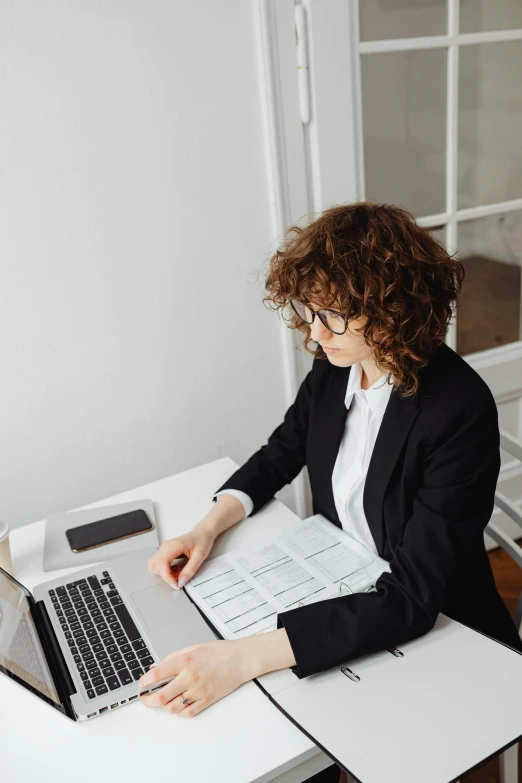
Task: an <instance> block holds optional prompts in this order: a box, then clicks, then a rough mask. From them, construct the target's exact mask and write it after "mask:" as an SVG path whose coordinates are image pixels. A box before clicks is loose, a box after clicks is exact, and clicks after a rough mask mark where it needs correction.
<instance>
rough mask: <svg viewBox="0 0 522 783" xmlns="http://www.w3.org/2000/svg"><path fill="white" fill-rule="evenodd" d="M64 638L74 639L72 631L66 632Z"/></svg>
mask: <svg viewBox="0 0 522 783" xmlns="http://www.w3.org/2000/svg"><path fill="white" fill-rule="evenodd" d="M64 636H65V638H66V639H72V633H71V632H70V631H66V632H65V634H64Z"/></svg>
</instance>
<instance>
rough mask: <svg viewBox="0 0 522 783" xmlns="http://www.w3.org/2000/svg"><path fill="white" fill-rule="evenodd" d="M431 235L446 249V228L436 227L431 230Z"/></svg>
mask: <svg viewBox="0 0 522 783" xmlns="http://www.w3.org/2000/svg"><path fill="white" fill-rule="evenodd" d="M430 234H431V235H432V237H433V238H434V239H436V240H437V242H440V244H441V245H442V246H443V247H446V226H434V227H433V228H432V229H430Z"/></svg>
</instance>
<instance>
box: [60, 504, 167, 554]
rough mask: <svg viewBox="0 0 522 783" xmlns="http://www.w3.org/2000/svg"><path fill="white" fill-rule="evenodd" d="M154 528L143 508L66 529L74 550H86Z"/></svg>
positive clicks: (70, 544)
mask: <svg viewBox="0 0 522 783" xmlns="http://www.w3.org/2000/svg"><path fill="white" fill-rule="evenodd" d="M149 530H154V525H153V524H152V522H151V521H150V519H149V518H148V516H147V514H146V512H145V511H143V509H141V508H139V509H136V511H127V512H126V513H125V514H118V515H117V516H115V517H108V518H107V519H99V520H98V521H97V522H88V523H87V524H86V525H80V526H79V527H72V528H70V529H69V530H66V531H65V535H66V536H67V540H68V541H69V546H70V547H71V549H72V551H73V552H85V551H86V550H87V549H95V548H96V547H98V546H104V545H105V544H111V543H112V542H113V541H120V540H121V539H122V538H131V536H139V535H140V534H141V533H147V532H148V531H149Z"/></svg>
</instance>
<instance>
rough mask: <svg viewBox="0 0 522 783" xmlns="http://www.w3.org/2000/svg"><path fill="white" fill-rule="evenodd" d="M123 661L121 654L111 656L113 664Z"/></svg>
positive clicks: (116, 653)
mask: <svg viewBox="0 0 522 783" xmlns="http://www.w3.org/2000/svg"><path fill="white" fill-rule="evenodd" d="M121 660H122V657H121V653H119V652H115V653H112V655H111V661H112V662H113V663H114V662H115V661H121Z"/></svg>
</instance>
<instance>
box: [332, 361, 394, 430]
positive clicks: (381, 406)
mask: <svg viewBox="0 0 522 783" xmlns="http://www.w3.org/2000/svg"><path fill="white" fill-rule="evenodd" d="M393 377H394V376H393V375H392V376H391V382H392V383H393ZM361 378H362V365H361V363H360V362H356V363H355V364H353V365H352V369H351V370H350V375H349V376H348V386H347V389H346V396H345V398H344V403H345V405H346V407H347V408H348V410H349V409H350V405H351V403H352V399H353V397H354V394H355V395H357V397H358V399H359V400H360V402H362V403H363V404H364V402H366V403H367V404H368V406H369V408H370V410H371V412H372V414H373V415H374V416H375V417H376V418H378V419H380V418H382V417H383V416H384V411H385V410H386V406H387V404H388V400H389V399H390V394H391V391H392V386H391V384H389V383H387V382H386V375H381V377H380V378H377V380H376V381H375V383H374V384H372V386H370V388H369V389H361Z"/></svg>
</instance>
